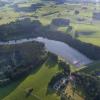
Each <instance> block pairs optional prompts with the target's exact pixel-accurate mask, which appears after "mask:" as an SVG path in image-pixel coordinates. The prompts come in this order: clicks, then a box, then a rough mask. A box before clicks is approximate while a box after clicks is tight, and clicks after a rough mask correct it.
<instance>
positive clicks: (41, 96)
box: [3, 61, 60, 100]
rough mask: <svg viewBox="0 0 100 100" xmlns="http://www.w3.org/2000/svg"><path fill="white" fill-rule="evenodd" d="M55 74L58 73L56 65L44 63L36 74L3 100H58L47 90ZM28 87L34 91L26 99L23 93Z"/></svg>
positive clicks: (57, 97)
mask: <svg viewBox="0 0 100 100" xmlns="http://www.w3.org/2000/svg"><path fill="white" fill-rule="evenodd" d="M48 63H49V61H48ZM57 72H59V68H58V65H57V64H55V65H47V62H46V63H45V64H43V65H42V66H41V69H39V70H38V71H37V72H36V73H34V72H33V73H31V74H30V75H29V76H28V77H27V78H26V79H25V80H24V81H23V82H21V83H20V84H19V85H18V87H17V88H15V90H14V91H12V92H11V93H10V95H8V96H6V97H5V98H4V99H3V100H60V97H59V96H57V95H56V94H55V93H53V91H50V90H48V83H49V81H50V80H51V78H52V77H53V76H54V75H55V74H56V73H57ZM30 87H32V88H33V89H34V90H33V92H32V95H31V96H29V97H26V96H25V95H26V92H25V91H26V90H27V89H28V88H30ZM5 91H6V90H5Z"/></svg>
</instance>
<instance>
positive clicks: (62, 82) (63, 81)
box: [53, 77, 68, 91]
mask: <svg viewBox="0 0 100 100" xmlns="http://www.w3.org/2000/svg"><path fill="white" fill-rule="evenodd" d="M67 81H68V80H67V78H65V77H63V78H61V79H59V80H58V81H57V82H56V83H55V84H54V86H53V88H54V89H55V90H56V91H58V90H59V89H61V87H62V86H64V85H66V83H67Z"/></svg>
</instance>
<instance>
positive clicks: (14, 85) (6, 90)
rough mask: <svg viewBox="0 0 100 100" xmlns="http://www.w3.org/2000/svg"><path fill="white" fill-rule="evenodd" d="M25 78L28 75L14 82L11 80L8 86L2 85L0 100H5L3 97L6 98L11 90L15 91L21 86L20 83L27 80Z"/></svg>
mask: <svg viewBox="0 0 100 100" xmlns="http://www.w3.org/2000/svg"><path fill="white" fill-rule="evenodd" d="M25 78H26V76H24V77H23V78H21V79H19V80H17V81H14V82H12V81H11V82H10V83H9V84H8V85H6V86H2V87H0V100H3V98H5V97H6V96H8V95H9V94H10V93H11V92H13V91H14V90H15V89H16V88H17V87H18V86H19V84H20V83H21V82H23V81H24V80H25Z"/></svg>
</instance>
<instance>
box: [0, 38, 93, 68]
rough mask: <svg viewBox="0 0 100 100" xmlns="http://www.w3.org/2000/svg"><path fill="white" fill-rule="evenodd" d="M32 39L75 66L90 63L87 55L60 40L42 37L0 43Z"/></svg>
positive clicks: (30, 40) (14, 42)
mask: <svg viewBox="0 0 100 100" xmlns="http://www.w3.org/2000/svg"><path fill="white" fill-rule="evenodd" d="M32 41H37V42H41V43H44V44H45V48H46V50H47V51H49V52H51V53H54V54H56V55H58V56H60V57H62V58H63V59H64V60H65V61H66V62H68V63H70V64H73V65H75V66H77V67H80V66H84V65H87V64H89V63H92V60H91V59H89V58H88V57H86V56H85V55H83V54H82V53H80V52H79V51H77V50H76V49H74V48H72V47H70V46H69V45H68V44H65V43H63V42H60V41H55V40H49V39H47V38H43V37H38V38H29V39H21V40H16V41H15V40H12V41H8V42H0V45H15V44H21V43H25V42H32Z"/></svg>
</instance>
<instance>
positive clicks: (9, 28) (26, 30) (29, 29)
mask: <svg viewBox="0 0 100 100" xmlns="http://www.w3.org/2000/svg"><path fill="white" fill-rule="evenodd" d="M39 36H41V37H46V38H49V39H54V40H58V41H62V42H65V43H67V44H69V45H70V46H71V47H73V48H75V49H77V50H78V51H79V52H81V53H83V54H84V55H86V56H87V57H89V58H91V59H93V60H100V47H98V46H95V45H92V44H90V43H85V42H81V41H80V40H77V39H74V38H73V37H72V36H70V35H68V34H65V33H63V32H60V31H57V30H54V31H52V30H50V25H47V26H43V25H42V24H41V23H40V22H39V21H38V20H35V21H31V20H29V19H24V20H21V21H16V22H12V23H10V24H7V25H1V26H0V41H7V40H11V39H16V40H17V39H21V38H32V37H33V38H35V37H39Z"/></svg>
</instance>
